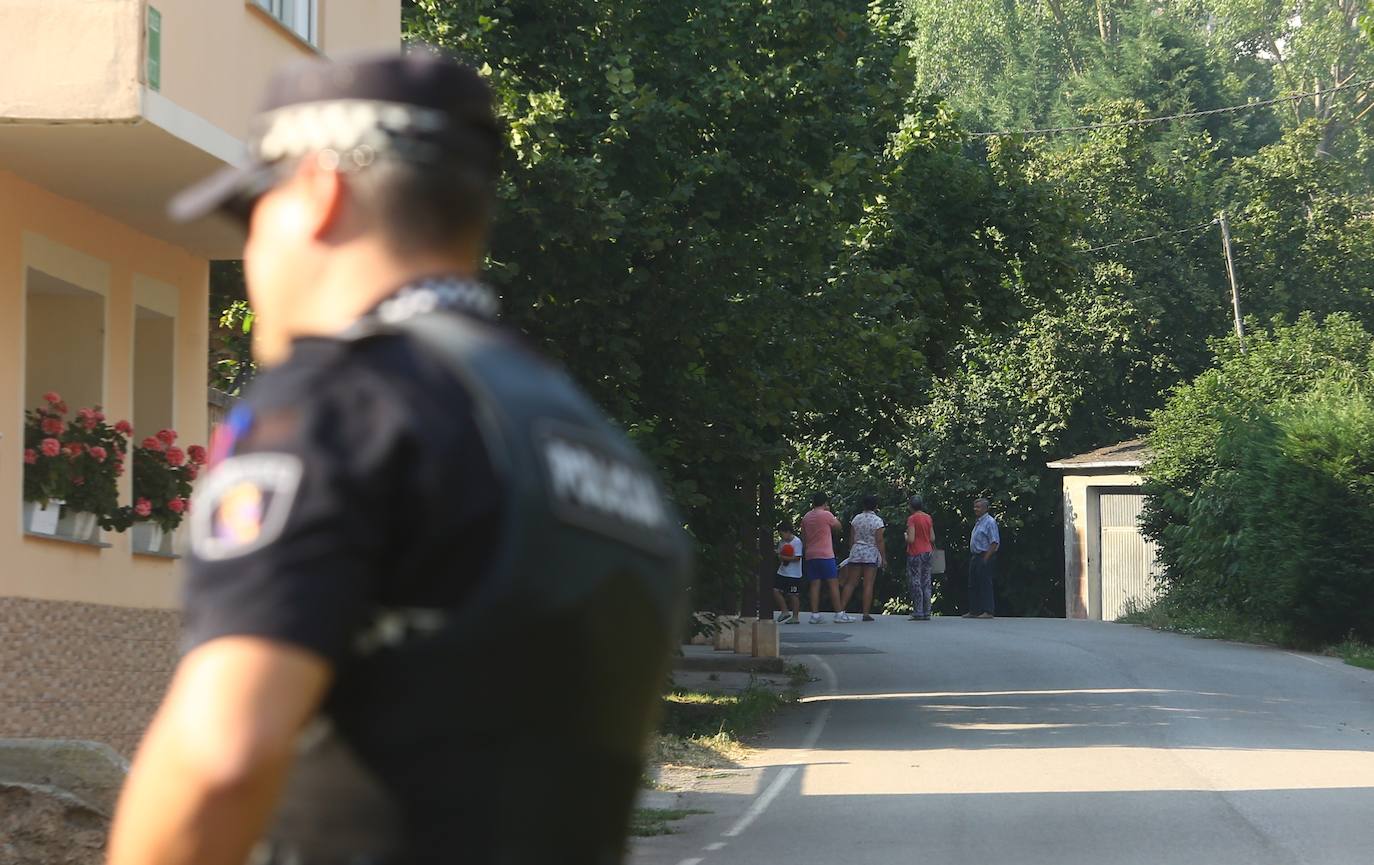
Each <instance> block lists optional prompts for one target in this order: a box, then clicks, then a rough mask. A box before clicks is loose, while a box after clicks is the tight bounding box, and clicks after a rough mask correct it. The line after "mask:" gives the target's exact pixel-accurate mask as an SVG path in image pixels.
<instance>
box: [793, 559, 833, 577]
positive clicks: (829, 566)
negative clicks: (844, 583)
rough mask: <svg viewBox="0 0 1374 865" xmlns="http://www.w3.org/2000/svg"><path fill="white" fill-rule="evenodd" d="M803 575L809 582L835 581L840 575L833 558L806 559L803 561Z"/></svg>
mask: <svg viewBox="0 0 1374 865" xmlns="http://www.w3.org/2000/svg"><path fill="white" fill-rule="evenodd" d="M802 573H803V574H805V575H806V578H807V579H808V580H833V579H836V578H838V577H839V575H840V572H839V570H838V569H837V568H836V567H835V560H834V559H833V558H832V559H805V560H803V561H802Z"/></svg>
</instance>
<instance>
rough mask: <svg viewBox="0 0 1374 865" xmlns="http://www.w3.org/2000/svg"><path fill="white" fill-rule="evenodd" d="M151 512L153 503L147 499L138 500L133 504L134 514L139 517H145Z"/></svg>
mask: <svg viewBox="0 0 1374 865" xmlns="http://www.w3.org/2000/svg"><path fill="white" fill-rule="evenodd" d="M152 512H153V503H152V502H150V501H148V500H147V499H139V500H138V501H136V502H134V513H136V514H138V515H139V516H140V517H146V516H148V515H149V514H151V513H152Z"/></svg>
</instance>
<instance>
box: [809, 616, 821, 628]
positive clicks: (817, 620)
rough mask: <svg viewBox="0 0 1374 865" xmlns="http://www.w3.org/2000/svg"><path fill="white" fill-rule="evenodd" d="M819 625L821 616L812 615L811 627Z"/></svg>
mask: <svg viewBox="0 0 1374 865" xmlns="http://www.w3.org/2000/svg"><path fill="white" fill-rule="evenodd" d="M820 623H821V614H820V613H812V614H811V624H813V625H819V624H820Z"/></svg>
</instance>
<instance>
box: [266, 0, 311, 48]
mask: <svg viewBox="0 0 1374 865" xmlns="http://www.w3.org/2000/svg"><path fill="white" fill-rule="evenodd" d="M254 2H255V3H257V4H258V6H260V7H262V8H263V9H265V10H266V11H267V12H268V13H269V14H270V15H271V16H272V17H273V18H276V19H277V20H278V21H280V22H281V23H282V24H285V25H286V26H287V27H288V28H289V29H290V30H291V32H293V33H295V34H296V35H297V36H299V37H301V38H302V39H304V40H305V41H306V42H309V43H310V44H311V45H319V32H318V31H319V24H318V22H319V8H318V6H319V0H254Z"/></svg>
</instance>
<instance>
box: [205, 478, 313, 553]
mask: <svg viewBox="0 0 1374 865" xmlns="http://www.w3.org/2000/svg"><path fill="white" fill-rule="evenodd" d="M301 474H302V464H301V460H300V457H297V456H295V455H293V454H283V453H251V454H244V455H243V456H236V457H230V458H229V459H226V460H225V461H224V462H222V463H220V464H219V465H218V466H216V467H215V469H214V470H213V471H212V472H210V474H208V475H207V476H206V478H205V481H204V487H203V488H202V489H201V490H200V492H199V494H198V495H197V498H196V501H195V503H194V507H192V509H191V549H192V551H193V552H194V553H195V555H196V557H197V558H200V559H203V560H205V561H217V560H220V559H232V558H235V557H237V556H242V555H246V554H247V553H251V552H253V551H254V550H257V549H261V548H262V547H265V546H267V545H268V544H270V543H272V542H273V541H274V540H276V539H277V538H278V537H279V536H280V535H281V532H282V529H283V528H284V527H285V526H286V520H287V517H289V516H290V515H291V506H292V504H293V503H294V502H295V499H296V491H297V490H298V489H299V488H300V483H301Z"/></svg>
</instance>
